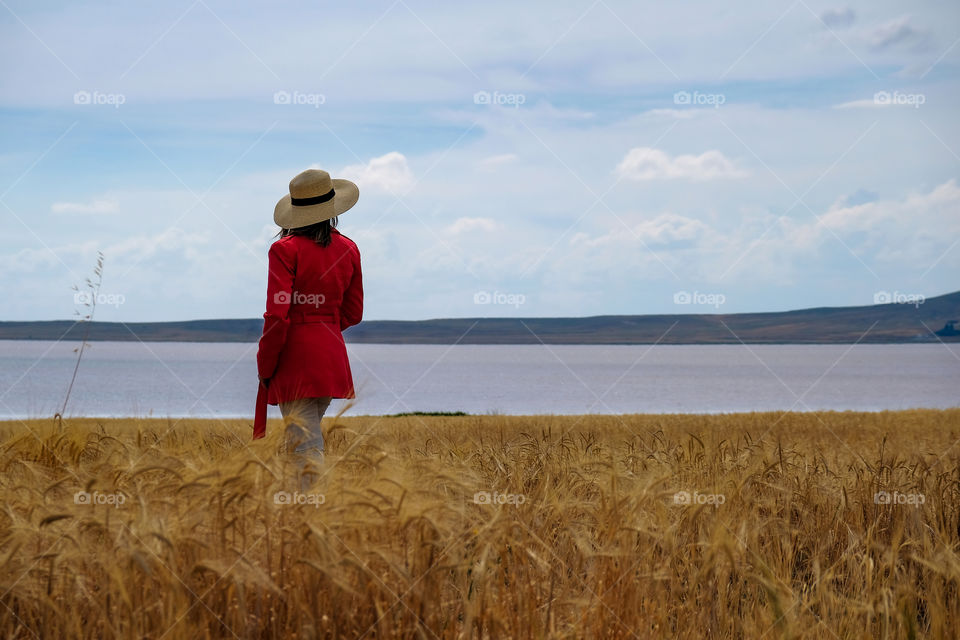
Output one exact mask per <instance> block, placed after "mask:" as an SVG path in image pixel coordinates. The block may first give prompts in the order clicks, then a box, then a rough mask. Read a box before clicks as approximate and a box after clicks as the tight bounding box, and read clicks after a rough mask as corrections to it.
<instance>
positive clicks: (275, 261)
mask: <svg viewBox="0 0 960 640" xmlns="http://www.w3.org/2000/svg"><path fill="white" fill-rule="evenodd" d="M292 248H293V247H292V246H291V244H288V243H285V242H274V243H273V245H271V247H270V252H269V266H268V275H267V311H266V313H264V314H263V336H261V338H260V348H259V349H258V350H257V373H258V374H259V376H260V379H261V380H269V379H270V378H271V377H272V376H273V373H274V371H275V370H276V368H277V361H278V360H279V358H280V352H281V351H282V350H283V345H284V344H285V343H286V341H287V329H288V328H289V326H290V301H291V298H292V295H293V276H294V274H295V273H296V269H297V256H296V252H295V251H292V250H291V249H292Z"/></svg>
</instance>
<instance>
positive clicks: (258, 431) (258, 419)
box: [253, 382, 267, 440]
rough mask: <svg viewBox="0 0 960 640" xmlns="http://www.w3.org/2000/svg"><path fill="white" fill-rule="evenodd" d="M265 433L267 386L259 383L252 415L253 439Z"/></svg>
mask: <svg viewBox="0 0 960 640" xmlns="http://www.w3.org/2000/svg"><path fill="white" fill-rule="evenodd" d="M266 433H267V388H266V387H265V386H263V383H262V382H261V383H260V388H259V389H257V408H256V412H255V413H254V417H253V439H254V440H258V439H260V438H262V437H263V436H265V435H266Z"/></svg>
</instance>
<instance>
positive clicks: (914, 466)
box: [0, 410, 960, 639]
mask: <svg viewBox="0 0 960 640" xmlns="http://www.w3.org/2000/svg"><path fill="white" fill-rule="evenodd" d="M334 422H335V425H334ZM279 427H280V425H279V424H277V423H271V425H270V427H269V429H268V434H269V435H268V438H267V439H266V440H265V441H259V442H257V443H252V444H251V443H250V441H249V435H250V427H249V423H248V422H243V421H232V422H228V423H227V424H223V423H219V422H214V421H201V420H193V421H184V422H180V423H175V422H168V421H164V420H142V421H135V420H92V419H85V420H79V419H77V420H68V421H66V422H65V432H64V434H62V435H58V434H57V433H56V432H55V431H54V429H53V427H52V425H51V424H50V423H49V422H47V421H31V422H29V423H21V422H7V423H0V484H2V491H3V496H4V500H3V513H2V516H0V603H2V606H0V634H2V635H3V636H4V637H6V638H30V637H41V638H133V637H136V638H140V637H143V638H191V639H194V638H224V637H227V638H230V637H239V638H268V637H276V638H293V637H304V638H309V637H343V638H356V637H367V638H393V637H403V638H584V637H591V638H630V637H638V638H661V637H680V638H700V637H713V638H759V637H768V638H830V637H834V636H836V637H839V638H887V637H889V638H900V637H914V636H916V637H933V638H944V637H951V636H953V634H954V633H956V629H957V628H958V626H960V595H958V581H960V557H958V551H960V466H958V461H960V444H958V445H957V446H954V445H955V443H957V441H958V440H960V410H951V411H908V412H892V413H876V414H865V413H823V414H819V415H813V414H786V415H780V414H741V415H727V416H622V417H616V416H580V417H552V416H535V417H501V416H483V417H458V418H454V417H441V418H431V417H423V418H421V417H406V418H372V417H371V418H349V419H348V418H340V419H336V420H335V421H334V420H330V421H329V422H328V429H329V436H328V449H327V450H328V455H327V462H326V465H325V467H324V468H323V469H322V474H323V475H322V477H321V478H320V480H319V482H318V483H317V485H316V486H315V487H314V488H313V489H312V490H311V491H310V492H309V495H308V496H307V497H306V498H303V499H304V500H306V501H308V503H307V504H299V505H290V504H277V503H276V502H275V500H274V495H275V494H276V492H278V491H291V492H292V491H293V489H295V488H296V486H295V484H294V480H293V479H292V478H290V477H289V476H290V474H291V470H292V468H293V467H292V466H291V464H290V463H289V462H288V461H285V460H284V459H282V458H280V457H278V456H276V455H274V454H275V451H276V448H277V445H278V439H277V438H278V436H279V432H280V430H281V429H280V428H279ZM83 490H85V491H87V492H91V493H92V495H93V496H94V499H95V500H96V499H100V500H104V499H109V498H110V496H111V495H113V494H115V493H119V494H122V495H123V497H124V500H125V501H124V503H123V504H122V505H110V504H99V505H91V504H77V503H76V502H75V494H76V492H77V491H83ZM480 491H488V492H491V493H492V492H499V493H500V494H516V495H518V496H522V498H517V499H516V501H521V500H522V501H523V503H522V504H518V505H516V504H503V505H491V504H476V503H475V502H474V495H475V494H476V493H477V492H480ZM678 491H688V492H690V493H691V494H692V495H698V494H699V495H701V496H704V495H707V496H708V495H709V494H717V495H720V496H722V498H718V499H717V500H718V501H719V500H720V499H722V500H723V504H719V505H710V504H706V505H691V506H683V505H677V504H675V501H674V494H675V492H678ZM880 491H887V492H889V493H890V494H894V492H897V495H900V496H901V499H904V498H902V496H904V495H906V496H910V495H913V494H918V495H922V496H923V500H924V502H923V504H920V505H916V506H915V505H912V504H892V505H888V504H876V502H875V500H874V496H875V494H876V493H877V492H880ZM96 492H99V493H96ZM321 496H322V497H321ZM310 500H312V501H313V502H314V503H316V502H320V501H321V500H323V504H312V503H309V502H310Z"/></svg>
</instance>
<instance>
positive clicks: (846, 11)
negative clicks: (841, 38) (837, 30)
mask: <svg viewBox="0 0 960 640" xmlns="http://www.w3.org/2000/svg"><path fill="white" fill-rule="evenodd" d="M855 19H856V14H855V13H854V12H853V9H851V8H850V7H844V8H843V9H827V10H826V11H824V12H823V13H821V14H820V20H822V21H823V24H825V25H827V26H828V27H831V28H833V27H849V26H850V25H851V24H853V21H854V20H855Z"/></svg>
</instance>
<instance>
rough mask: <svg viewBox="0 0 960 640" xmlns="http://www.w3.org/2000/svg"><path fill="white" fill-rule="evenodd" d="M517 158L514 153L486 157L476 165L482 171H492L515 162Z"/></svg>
mask: <svg viewBox="0 0 960 640" xmlns="http://www.w3.org/2000/svg"><path fill="white" fill-rule="evenodd" d="M518 159H519V158H518V157H517V154H515V153H502V154H500V155H496V156H488V157H486V158H484V159H483V160H481V161H480V162H479V163H478V167H479V168H480V169H481V170H482V171H492V170H494V169H497V168H498V167H501V166H503V165H505V164H510V163H513V162H516V161H517V160H518Z"/></svg>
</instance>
